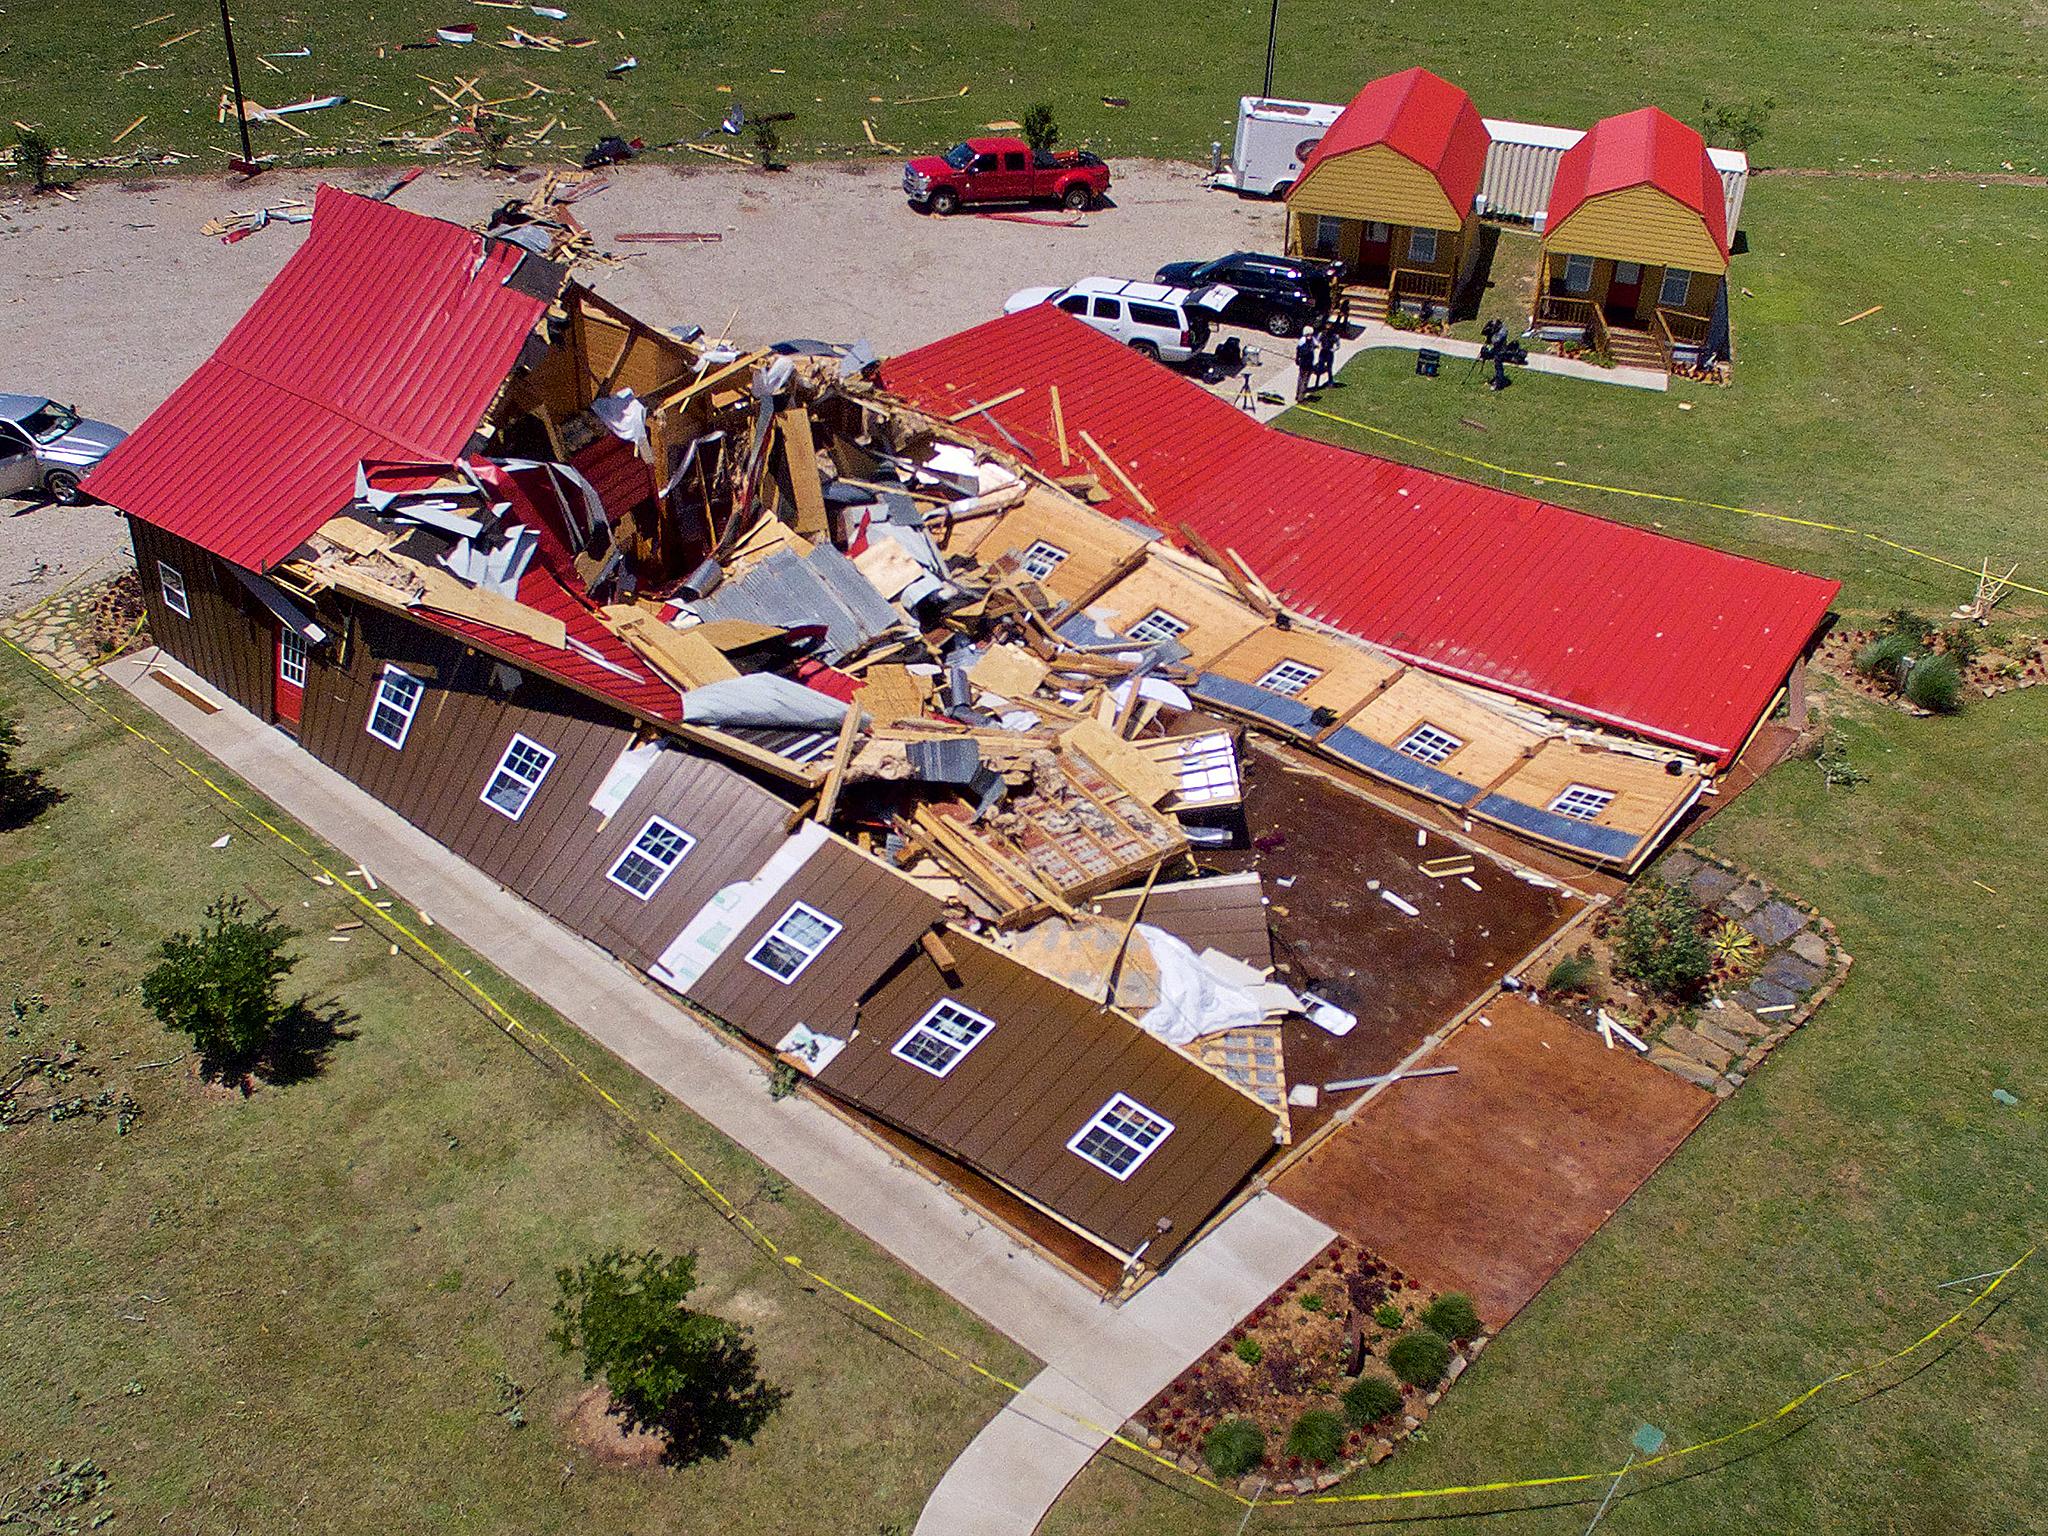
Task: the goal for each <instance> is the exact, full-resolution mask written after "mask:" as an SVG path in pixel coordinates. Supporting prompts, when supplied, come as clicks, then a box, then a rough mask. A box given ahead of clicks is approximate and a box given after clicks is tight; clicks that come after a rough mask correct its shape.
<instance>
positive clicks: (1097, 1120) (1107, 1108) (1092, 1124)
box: [1067, 1092, 1174, 1184]
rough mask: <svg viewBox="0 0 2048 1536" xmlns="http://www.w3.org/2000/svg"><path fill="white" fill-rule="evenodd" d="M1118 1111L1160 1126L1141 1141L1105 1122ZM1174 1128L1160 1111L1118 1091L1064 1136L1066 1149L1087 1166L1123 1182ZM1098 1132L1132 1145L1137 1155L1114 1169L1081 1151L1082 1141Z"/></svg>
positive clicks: (1089, 1153)
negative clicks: (1143, 1118) (1153, 1133)
mask: <svg viewBox="0 0 2048 1536" xmlns="http://www.w3.org/2000/svg"><path fill="white" fill-rule="evenodd" d="M1119 1110H1123V1111H1126V1112H1135V1113H1137V1114H1140V1115H1143V1116H1144V1117H1145V1118H1146V1119H1147V1120H1150V1121H1153V1122H1154V1123H1155V1124H1157V1125H1158V1126H1160V1127H1161V1129H1160V1130H1159V1132H1158V1134H1156V1135H1154V1136H1153V1137H1152V1138H1151V1139H1150V1140H1149V1141H1144V1142H1140V1141H1139V1140H1138V1138H1137V1137H1136V1136H1134V1135H1131V1134H1130V1133H1129V1132H1126V1131H1124V1130H1121V1129H1118V1128H1116V1127H1113V1126H1111V1125H1110V1124H1108V1121H1109V1118H1110V1116H1111V1115H1112V1114H1114V1113H1116V1112H1117V1111H1119ZM1173 1131H1174V1125H1173V1122H1172V1121H1171V1120H1169V1119H1167V1118H1166V1116H1164V1115H1162V1114H1160V1113H1159V1112H1158V1111H1157V1110H1155V1109H1150V1108H1147V1107H1146V1106H1145V1105H1143V1104H1140V1103H1139V1102H1138V1101H1137V1100H1136V1099H1134V1098H1132V1097H1131V1096H1130V1095H1129V1094H1128V1093H1123V1092H1117V1093H1113V1094H1111V1095H1110V1096H1109V1099H1108V1101H1107V1102H1105V1103H1104V1104H1103V1106H1102V1108H1100V1109H1098V1110H1096V1111H1095V1113H1094V1114H1092V1115H1090V1116H1089V1117H1088V1118H1087V1120H1085V1121H1084V1122H1083V1123H1082V1125H1081V1129H1080V1130H1078V1131H1076V1132H1074V1134H1073V1135H1072V1136H1070V1137H1068V1138H1067V1150H1068V1151H1069V1152H1071V1153H1073V1154H1074V1156H1076V1157H1078V1158H1080V1159H1081V1161H1082V1162H1084V1163H1086V1164H1087V1165H1088V1166H1089V1167H1091V1168H1094V1169H1096V1170H1097V1171H1098V1172H1101V1173H1106V1174H1108V1175H1109V1176H1110V1177H1111V1178H1112V1179H1115V1180H1116V1181H1117V1182H1118V1183H1119V1184H1122V1183H1125V1182H1128V1181H1129V1179H1130V1177H1131V1175H1132V1174H1134V1173H1136V1172H1137V1171H1138V1170H1139V1169H1140V1168H1142V1167H1144V1166H1145V1164H1146V1162H1147V1161H1148V1160H1149V1159H1150V1158H1151V1156H1152V1154H1153V1153H1154V1152H1157V1151H1158V1150H1159V1149H1160V1147H1162V1146H1164V1145H1165V1144H1166V1141H1167V1138H1168V1137H1170V1136H1172V1135H1173ZM1097 1132H1100V1133H1101V1134H1102V1135H1104V1136H1106V1137H1108V1138H1110V1139H1111V1140H1113V1141H1116V1142H1118V1143H1120V1144H1121V1145H1123V1146H1126V1147H1129V1148H1131V1149H1132V1150H1133V1151H1134V1152H1135V1153H1136V1154H1137V1155H1136V1156H1135V1157H1133V1158H1132V1159H1131V1161H1130V1162H1129V1163H1128V1164H1126V1165H1125V1166H1124V1167H1123V1168H1121V1169H1117V1168H1114V1167H1111V1166H1110V1165H1109V1164H1108V1163H1105V1162H1103V1161H1102V1160H1101V1159H1100V1158H1099V1157H1098V1156H1096V1154H1094V1153H1092V1152H1084V1151H1082V1150H1081V1144H1082V1143H1083V1142H1085V1141H1086V1140H1087V1139H1088V1138H1089V1136H1090V1135H1091V1134H1094V1133H1097Z"/></svg>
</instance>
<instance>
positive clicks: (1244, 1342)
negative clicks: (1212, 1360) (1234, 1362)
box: [1231, 1339, 1266, 1365]
mask: <svg viewBox="0 0 2048 1536" xmlns="http://www.w3.org/2000/svg"><path fill="white" fill-rule="evenodd" d="M1231 1353H1232V1354H1234V1355H1236V1356H1237V1358H1238V1359H1240V1360H1242V1361H1243V1362H1244V1363H1245V1364H1246V1365H1257V1364H1258V1363H1259V1362H1260V1361H1261V1360H1263V1359H1265V1358H1266V1346H1265V1345H1263V1344H1261V1343H1260V1342H1259V1341H1258V1340H1257V1339H1239V1340H1238V1341H1237V1343H1236V1345H1235V1346H1234V1347H1233V1348H1232V1350H1231Z"/></svg>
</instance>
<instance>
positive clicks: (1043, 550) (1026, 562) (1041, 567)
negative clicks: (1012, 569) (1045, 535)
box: [1018, 539, 1067, 581]
mask: <svg viewBox="0 0 2048 1536" xmlns="http://www.w3.org/2000/svg"><path fill="white" fill-rule="evenodd" d="M1066 558H1067V552H1066V551H1065V550H1064V549H1061V548H1060V547H1059V545H1057V544H1048V543H1046V542H1045V540H1043V539H1040V540H1038V541H1037V542H1036V543H1034V544H1033V545H1032V546H1031V547H1030V548H1029V549H1027V550H1025V551H1024V553H1023V554H1022V555H1020V556H1019V557H1018V564H1020V565H1022V566H1023V567H1024V570H1025V573H1026V574H1027V575H1029V576H1032V577H1035V578H1036V579H1037V580H1039V581H1043V580H1045V578H1046V577H1048V576H1050V575H1051V574H1052V573H1053V572H1054V571H1056V570H1058V569H1059V567H1060V562H1061V561H1063V560H1065V559H1066Z"/></svg>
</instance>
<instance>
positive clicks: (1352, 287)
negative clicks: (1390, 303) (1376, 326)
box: [1344, 283, 1387, 325]
mask: <svg viewBox="0 0 2048 1536" xmlns="http://www.w3.org/2000/svg"><path fill="white" fill-rule="evenodd" d="M1344 302H1345V304H1346V306H1347V307H1348V308H1349V309H1350V311H1351V323H1352V324H1353V325H1364V324H1365V323H1366V322H1367V321H1377V322H1381V323H1384V322H1385V320H1386V318H1387V290H1386V289H1384V288H1369V287H1367V286H1366V285H1365V284H1363V283H1352V284H1347V285H1346V286H1345V289H1344Z"/></svg>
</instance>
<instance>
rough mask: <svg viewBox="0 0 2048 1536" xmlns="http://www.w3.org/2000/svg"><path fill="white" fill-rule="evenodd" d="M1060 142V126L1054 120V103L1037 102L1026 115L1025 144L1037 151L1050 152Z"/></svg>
mask: <svg viewBox="0 0 2048 1536" xmlns="http://www.w3.org/2000/svg"><path fill="white" fill-rule="evenodd" d="M1059 141H1060V125H1059V124H1058V123H1057V122H1055V121H1054V120H1053V115H1052V103H1051V102H1049V101H1035V102H1033V103H1032V104H1031V110H1030V111H1029V112H1026V113H1025V114H1024V142H1025V143H1026V144H1029V145H1030V146H1031V147H1032V148H1033V149H1036V150H1041V151H1043V150H1049V149H1051V148H1052V147H1053V145H1055V144H1057V143H1059Z"/></svg>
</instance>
